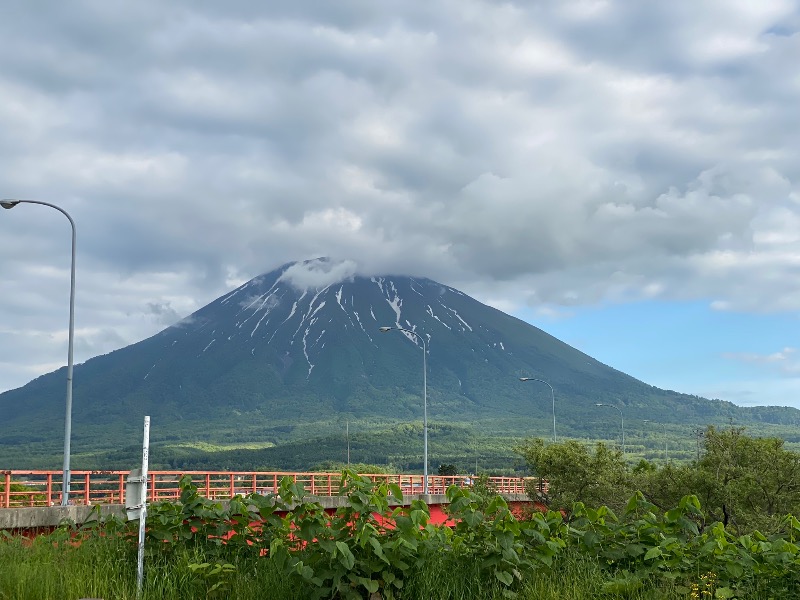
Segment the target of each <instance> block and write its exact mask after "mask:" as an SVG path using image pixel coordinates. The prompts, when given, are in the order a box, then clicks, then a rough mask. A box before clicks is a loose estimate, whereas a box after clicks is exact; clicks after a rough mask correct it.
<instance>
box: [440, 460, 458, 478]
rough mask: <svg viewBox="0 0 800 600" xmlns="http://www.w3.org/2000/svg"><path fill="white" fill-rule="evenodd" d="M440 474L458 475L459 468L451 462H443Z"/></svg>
mask: <svg viewBox="0 0 800 600" xmlns="http://www.w3.org/2000/svg"><path fill="white" fill-rule="evenodd" d="M439 475H447V476H452V475H458V469H457V468H456V466H455V465H451V464H449V463H448V464H442V465H439Z"/></svg>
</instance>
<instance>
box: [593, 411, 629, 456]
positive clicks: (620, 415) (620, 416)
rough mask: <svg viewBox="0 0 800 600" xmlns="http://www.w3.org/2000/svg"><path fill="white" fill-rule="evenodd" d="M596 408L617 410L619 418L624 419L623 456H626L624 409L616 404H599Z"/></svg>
mask: <svg viewBox="0 0 800 600" xmlns="http://www.w3.org/2000/svg"><path fill="white" fill-rule="evenodd" d="M595 406H608V407H609V408H613V409H615V410H616V411H617V412H618V413H619V418H620V419H622V456H625V417H623V416H622V409H621V408H620V407H619V406H615V405H614V404H602V403H597V404H595Z"/></svg>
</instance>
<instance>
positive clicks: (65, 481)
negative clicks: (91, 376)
mask: <svg viewBox="0 0 800 600" xmlns="http://www.w3.org/2000/svg"><path fill="white" fill-rule="evenodd" d="M17 204H40V205H42V206H49V207H50V208H55V209H56V210H57V211H58V212H60V213H61V214H62V215H64V216H65V217H67V219H68V220H69V224H70V227H71V228H72V263H71V267H70V280H69V281H70V283H69V342H68V348H67V400H66V417H65V419H64V474H63V477H62V478H61V506H69V483H70V478H71V471H70V456H71V454H72V450H71V442H72V362H73V360H72V354H73V347H74V345H75V344H74V340H75V244H76V236H75V221H73V220H72V217H71V216H70V214H69V213H68V212H67V211H65V210H64V209H63V208H61V207H60V206H56V205H55V204H50V203H49V202H42V201H40V200H2V201H0V206H2V207H3V208H7V209H11V208H14V207H15V206H16V205H17Z"/></svg>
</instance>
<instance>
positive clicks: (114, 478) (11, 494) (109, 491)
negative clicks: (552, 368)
mask: <svg viewBox="0 0 800 600" xmlns="http://www.w3.org/2000/svg"><path fill="white" fill-rule="evenodd" d="M128 474H129V471H72V473H71V477H70V503H71V504H83V505H93V504H123V503H124V502H125V483H126V481H127V478H128ZM184 475H189V476H190V477H191V478H192V483H193V484H194V485H195V486H197V489H198V492H199V493H200V495H202V496H205V497H206V498H211V499H219V500H223V499H228V498H231V497H233V496H235V495H236V494H241V495H243V496H245V495H247V494H251V493H256V494H264V495H266V494H270V493H275V492H276V491H277V490H278V486H279V485H280V482H281V480H282V479H283V478H284V477H289V478H291V479H292V480H293V481H294V482H296V483H298V484H301V485H302V486H303V487H304V488H305V490H306V493H308V494H311V495H313V496H337V495H339V489H340V485H341V480H342V475H341V473H298V472H284V471H269V472H265V471H150V472H149V473H148V479H149V481H148V486H147V497H148V501H149V502H158V501H160V500H177V499H178V497H179V496H180V487H179V483H178V482H179V481H180V479H181V477H182V476H184ZM363 476H364V477H368V478H370V479H371V480H372V481H374V482H376V483H383V482H386V483H393V484H397V485H399V486H400V489H401V490H402V492H403V495H413V494H421V493H422V490H423V476H422V475H417V474H385V473H378V474H365V475H363ZM530 480H534V481H538V479H537V478H535V477H505V476H502V477H489V478H488V480H487V483H488V485H490V486H491V487H492V488H493V489H495V490H496V491H497V493H499V494H524V493H525V484H526V482H527V481H530ZM61 481H62V472H61V471H45V470H30V471H26V470H10V471H0V508H18V507H25V506H55V505H58V504H61ZM472 483H473V478H472V476H471V475H429V476H428V493H429V494H444V493H445V490H446V489H447V488H448V487H449V486H451V485H458V486H464V487H466V486H470V485H472Z"/></svg>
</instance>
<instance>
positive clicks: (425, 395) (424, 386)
mask: <svg viewBox="0 0 800 600" xmlns="http://www.w3.org/2000/svg"><path fill="white" fill-rule="evenodd" d="M393 330H394V331H403V332H405V333H408V334H410V335H413V336H414V337H415V338H416V339H418V340H419V341H420V342H422V411H423V412H422V437H423V439H424V440H425V450H424V454H423V457H422V461H423V467H422V479H423V481H422V493H423V494H425V495H426V496H427V495H428V346H427V344H425V338H424V337H422V336H421V335H420V334H418V333H417V332H416V331H412V330H411V329H403V328H402V327H381V328H380V331H381V332H382V333H386V332H387V331H393Z"/></svg>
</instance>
